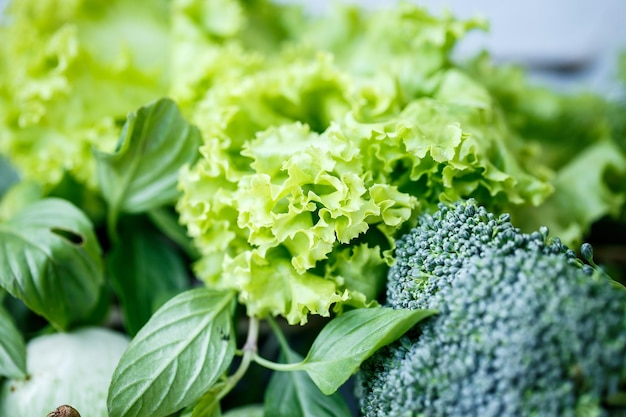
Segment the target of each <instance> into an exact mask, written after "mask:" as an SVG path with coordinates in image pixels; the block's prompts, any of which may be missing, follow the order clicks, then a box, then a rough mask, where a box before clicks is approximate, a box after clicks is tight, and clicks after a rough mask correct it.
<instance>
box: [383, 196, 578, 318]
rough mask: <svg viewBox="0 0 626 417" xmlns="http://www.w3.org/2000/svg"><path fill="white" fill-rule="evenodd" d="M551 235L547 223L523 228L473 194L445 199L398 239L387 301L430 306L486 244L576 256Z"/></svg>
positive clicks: (503, 249)
mask: <svg viewBox="0 0 626 417" xmlns="http://www.w3.org/2000/svg"><path fill="white" fill-rule="evenodd" d="M547 235H548V231H547V229H546V228H543V229H541V230H540V231H538V232H535V233H531V234H525V233H521V232H520V230H519V229H517V228H515V227H513V225H512V224H511V221H510V216H509V215H508V214H502V215H500V216H496V215H494V214H493V213H490V212H488V211H487V210H486V209H485V208H484V207H482V206H478V205H477V203H476V201H475V200H473V199H469V200H463V201H460V202H457V203H456V204H455V205H453V206H447V205H445V204H440V205H439V210H438V211H437V212H435V213H434V214H432V215H431V214H427V213H426V214H423V215H421V216H420V218H419V223H418V225H417V227H415V228H414V229H412V230H411V231H410V232H408V233H407V234H405V235H404V236H402V237H400V238H399V239H398V240H397V241H396V250H395V253H396V262H395V264H394V266H392V267H391V269H390V271H389V274H388V284H387V303H388V304H389V305H391V306H393V307H398V308H409V309H421V308H431V307H432V306H431V301H432V299H431V296H432V295H433V294H435V293H436V292H437V291H439V289H440V288H441V287H442V286H447V285H448V284H449V282H450V280H451V279H453V277H454V275H455V273H456V272H457V271H458V270H459V269H460V268H462V267H463V264H464V262H465V260H466V259H467V258H469V257H471V256H475V255H480V254H481V253H483V252H484V251H485V250H493V251H496V252H497V253H498V254H499V255H501V256H505V255H507V254H510V253H512V252H513V251H515V250H517V249H521V248H524V249H528V250H538V251H541V252H542V253H560V254H563V256H565V257H567V258H568V259H570V260H574V259H575V258H576V255H575V253H574V252H573V251H572V250H570V249H569V248H567V247H566V246H565V245H563V244H562V243H561V241H560V240H559V239H558V238H555V239H551V240H548V237H547Z"/></svg>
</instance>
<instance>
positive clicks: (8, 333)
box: [0, 305, 26, 379]
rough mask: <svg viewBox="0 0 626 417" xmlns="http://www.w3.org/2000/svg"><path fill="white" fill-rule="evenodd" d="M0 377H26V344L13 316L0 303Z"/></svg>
mask: <svg viewBox="0 0 626 417" xmlns="http://www.w3.org/2000/svg"><path fill="white" fill-rule="evenodd" d="M0 335H2V337H0V377H3V376H4V377H8V378H14V379H22V378H24V377H26V344H25V343H24V338H23V337H22V335H21V334H20V332H19V330H17V327H16V326H15V323H14V322H13V318H12V317H11V316H10V315H9V313H7V311H6V310H5V309H4V308H3V307H2V306H1V305H0Z"/></svg>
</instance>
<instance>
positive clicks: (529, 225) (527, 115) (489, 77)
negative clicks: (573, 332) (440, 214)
mask: <svg viewBox="0 0 626 417" xmlns="http://www.w3.org/2000/svg"><path fill="white" fill-rule="evenodd" d="M470 72H471V73H472V74H473V75H474V76H475V77H476V78H477V79H478V80H480V82H481V83H482V84H483V85H484V86H485V87H486V88H487V89H488V90H489V91H490V93H491V94H492V95H493V97H494V99H495V100H496V101H497V102H498V103H499V104H500V106H501V107H502V109H503V111H504V113H505V116H506V120H507V123H508V124H509V126H510V127H511V128H512V130H513V131H515V132H516V133H517V134H518V135H519V136H520V137H522V138H523V140H524V142H525V145H526V146H525V147H524V148H523V152H522V153H519V155H520V161H521V162H522V163H523V165H524V166H525V167H527V168H528V169H537V168H538V167H542V168H541V169H548V170H549V172H545V173H544V175H545V176H547V177H548V178H550V182H551V183H552V184H553V185H554V188H555V191H554V193H553V194H552V196H551V197H550V198H549V199H547V201H545V203H543V204H542V205H540V206H539V207H529V206H525V207H519V208H516V209H514V210H513V212H512V214H513V217H514V220H515V222H516V224H518V225H519V227H521V228H522V229H524V230H535V229H537V228H538V227H539V226H541V225H549V226H550V231H551V232H552V233H553V234H555V235H556V236H559V237H560V238H561V239H562V240H563V241H564V242H566V243H567V244H570V245H577V244H580V242H581V239H582V237H583V236H584V234H585V233H587V232H589V228H590V226H591V225H592V224H593V222H595V221H597V220H600V219H602V218H603V217H606V216H611V217H616V216H618V215H619V214H620V213H621V212H622V210H623V207H624V202H625V199H626V187H625V186H624V184H625V183H626V153H625V152H626V135H624V132H625V131H626V129H624V126H625V125H624V123H625V122H624V120H626V119H625V118H624V114H625V110H626V106H625V105H624V101H623V100H624V98H622V99H621V100H622V101H619V100H607V99H605V98H602V97H600V96H598V95H595V94H591V93H584V92H581V93H570V94H557V93H555V92H554V91H552V90H550V89H548V88H545V87H540V86H534V85H532V84H531V83H530V82H529V80H528V78H527V77H526V74H525V73H524V71H523V69H521V68H516V67H507V66H495V65H493V64H492V63H490V62H489V59H488V57H486V56H482V57H479V58H478V59H476V60H475V61H474V62H473V63H472V65H471V67H470ZM625 87H626V85H625ZM622 90H623V91H622V94H624V93H626V89H622Z"/></svg>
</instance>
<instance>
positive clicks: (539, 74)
mask: <svg viewBox="0 0 626 417" xmlns="http://www.w3.org/2000/svg"><path fill="white" fill-rule="evenodd" d="M281 1H282V2H290V3H297V4H301V5H303V6H305V7H306V8H308V9H309V10H311V11H312V12H314V13H324V12H328V11H329V10H331V9H332V4H334V3H337V0H281ZM343 1H344V2H349V3H353V4H359V5H361V6H364V7H370V8H376V7H385V6H388V5H390V4H393V3H394V2H393V1H391V0H360V1H359V0H343ZM412 1H414V2H416V3H417V4H421V5H423V6H424V7H426V8H427V9H428V10H430V11H431V12H433V13H435V14H439V13H444V12H445V11H446V10H448V11H450V12H451V13H452V14H453V15H454V16H457V17H459V18H469V17H475V16H482V17H484V18H486V19H487V20H488V21H489V22H490V29H489V32H487V33H480V32H474V33H472V34H470V36H468V37H467V38H466V39H464V41H463V42H462V43H461V45H460V47H459V49H458V50H457V53H458V54H459V55H460V56H461V57H462V56H467V55H473V54H474V53H476V52H478V51H480V50H482V49H487V50H488V51H490V53H491V55H492V56H493V57H494V59H495V60H496V61H501V62H515V63H519V64H522V65H524V66H526V67H528V68H529V69H530V71H531V75H532V77H533V78H535V79H536V80H537V81H538V82H545V83H549V84H550V85H553V86H555V87H556V88H559V89H564V90H593V91H596V92H599V93H602V94H603V95H606V96H609V97H611V96H612V95H613V94H617V92H616V89H615V88H614V86H615V82H614V79H615V76H616V72H617V68H618V57H619V54H620V53H621V52H622V51H626V24H625V23H624V20H625V18H626V0H548V1H546V0H525V1H523V2H521V1H516V2H504V1H499V0H472V1H467V0H418V1H416V0H412Z"/></svg>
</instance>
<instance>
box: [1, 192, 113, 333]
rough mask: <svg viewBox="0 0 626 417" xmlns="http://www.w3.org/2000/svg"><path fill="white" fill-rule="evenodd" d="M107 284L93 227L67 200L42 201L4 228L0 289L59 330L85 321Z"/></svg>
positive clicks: (28, 208)
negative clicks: (104, 285) (102, 287)
mask: <svg viewBox="0 0 626 417" xmlns="http://www.w3.org/2000/svg"><path fill="white" fill-rule="evenodd" d="M103 283H104V277H103V271H102V261H101V250H100V246H99V243H98V240H97V239H96V235H95V233H94V231H93V228H92V224H91V222H90V221H89V219H88V218H87V217H86V216H85V215H84V214H83V213H82V212H81V211H80V210H79V209H78V208H76V207H75V206H73V205H72V204H70V203H68V202H67V201H64V200H60V199H56V198H49V199H45V200H40V201H38V202H36V203H34V204H32V205H30V206H28V207H26V208H25V209H23V210H21V211H20V212H19V213H18V214H16V215H15V216H13V217H12V218H10V219H9V220H8V221H7V222H5V223H0V285H2V286H3V287H4V288H5V289H6V290H7V291H8V292H9V293H10V294H11V295H13V296H14V297H15V298H19V299H20V300H22V301H23V302H24V304H26V306H27V307H28V308H29V309H31V310H32V311H34V312H35V313H37V314H39V315H41V316H43V317H45V318H46V319H47V320H48V321H49V322H50V323H51V324H52V325H53V326H55V327H56V328H58V329H61V330H65V329H67V327H68V326H69V325H70V324H71V323H73V322H76V321H80V320H81V319H83V318H84V317H86V316H87V315H88V314H89V313H90V312H91V310H92V309H93V308H94V307H95V305H96V303H97V301H98V297H99V295H100V289H101V286H102V285H103Z"/></svg>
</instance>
